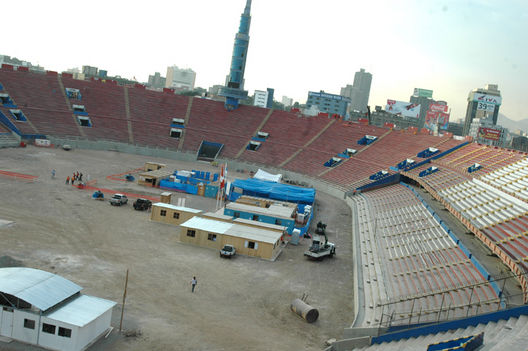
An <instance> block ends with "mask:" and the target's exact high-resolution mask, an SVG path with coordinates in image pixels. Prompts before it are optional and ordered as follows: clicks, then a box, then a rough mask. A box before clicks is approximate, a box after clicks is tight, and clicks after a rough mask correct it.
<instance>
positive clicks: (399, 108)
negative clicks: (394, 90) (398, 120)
mask: <svg viewBox="0 0 528 351" xmlns="http://www.w3.org/2000/svg"><path fill="white" fill-rule="evenodd" d="M385 111H387V112H390V113H392V114H395V115H400V116H404V117H413V118H418V117H420V105H417V104H413V103H410V102H404V101H396V100H387V106H385Z"/></svg>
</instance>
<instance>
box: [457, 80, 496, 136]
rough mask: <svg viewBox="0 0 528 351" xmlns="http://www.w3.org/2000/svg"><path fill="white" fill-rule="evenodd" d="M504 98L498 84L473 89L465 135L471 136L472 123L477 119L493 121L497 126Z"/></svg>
mask: <svg viewBox="0 0 528 351" xmlns="http://www.w3.org/2000/svg"><path fill="white" fill-rule="evenodd" d="M501 103H502V97H501V94H500V90H499V89H498V85H497V84H486V86H485V87H484V88H476V89H473V90H472V91H471V92H470V93H469V95H468V105H467V110H466V119H465V121H464V131H463V133H464V135H468V134H469V129H470V127H471V123H472V122H473V120H474V119H475V118H479V119H485V120H487V121H491V124H492V125H496V124H497V119H498V117H499V108H500V105H501Z"/></svg>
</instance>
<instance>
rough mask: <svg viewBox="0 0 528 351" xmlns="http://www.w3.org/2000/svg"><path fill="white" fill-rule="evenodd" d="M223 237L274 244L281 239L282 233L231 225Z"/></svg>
mask: <svg viewBox="0 0 528 351" xmlns="http://www.w3.org/2000/svg"><path fill="white" fill-rule="evenodd" d="M225 235H230V236H235V237H238V238H243V239H249V240H255V241H260V242H265V243H269V244H275V243H276V242H277V241H278V240H279V239H280V238H281V236H282V233H281V232H277V231H275V230H268V229H264V228H256V227H250V226H247V225H241V224H233V226H232V227H231V228H230V229H229V230H228V231H227V232H226V233H225Z"/></svg>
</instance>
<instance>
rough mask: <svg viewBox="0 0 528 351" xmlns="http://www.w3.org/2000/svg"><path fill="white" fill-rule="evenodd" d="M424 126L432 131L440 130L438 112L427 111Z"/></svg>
mask: <svg viewBox="0 0 528 351" xmlns="http://www.w3.org/2000/svg"><path fill="white" fill-rule="evenodd" d="M424 128H425V129H427V130H429V131H431V132H436V131H438V112H435V111H427V113H426V114H425V122H424Z"/></svg>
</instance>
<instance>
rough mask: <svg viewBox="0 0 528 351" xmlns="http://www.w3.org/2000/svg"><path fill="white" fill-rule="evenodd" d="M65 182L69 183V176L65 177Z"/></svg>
mask: <svg viewBox="0 0 528 351" xmlns="http://www.w3.org/2000/svg"><path fill="white" fill-rule="evenodd" d="M66 184H70V176H67V177H66Z"/></svg>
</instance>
